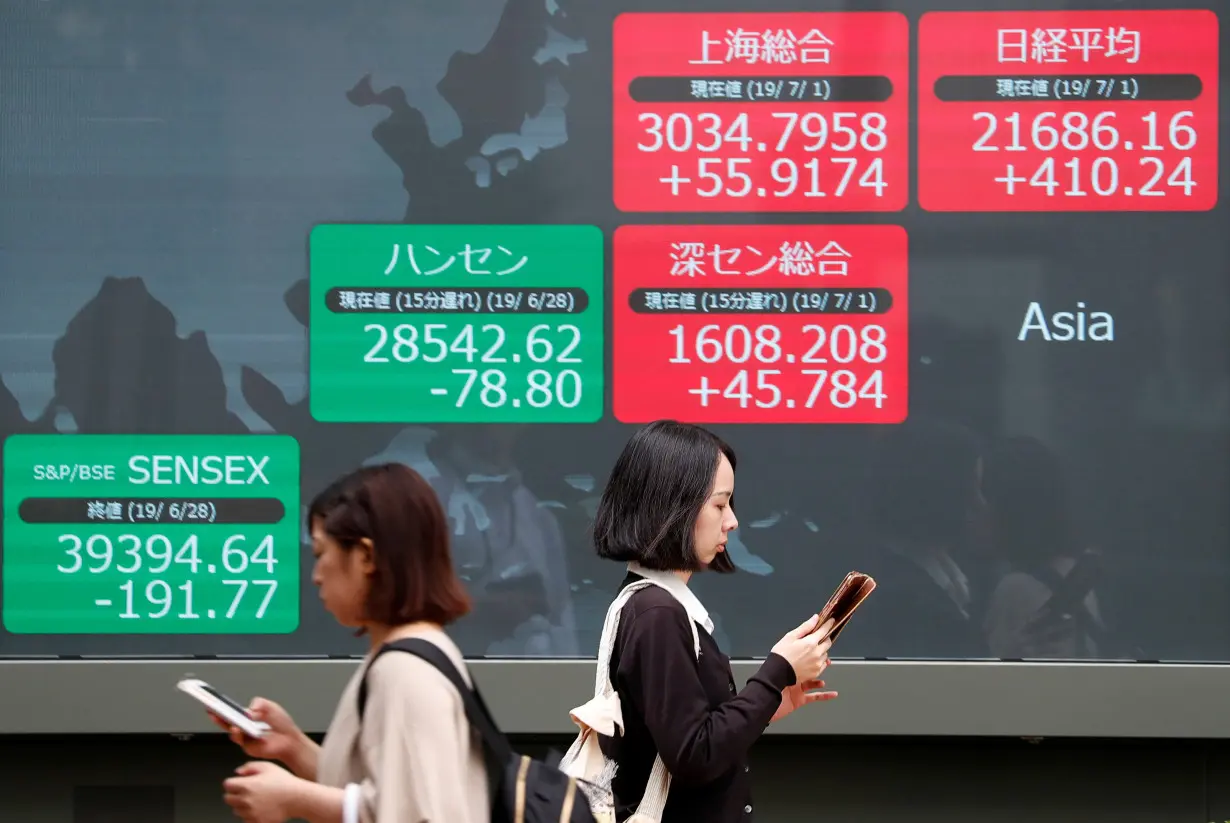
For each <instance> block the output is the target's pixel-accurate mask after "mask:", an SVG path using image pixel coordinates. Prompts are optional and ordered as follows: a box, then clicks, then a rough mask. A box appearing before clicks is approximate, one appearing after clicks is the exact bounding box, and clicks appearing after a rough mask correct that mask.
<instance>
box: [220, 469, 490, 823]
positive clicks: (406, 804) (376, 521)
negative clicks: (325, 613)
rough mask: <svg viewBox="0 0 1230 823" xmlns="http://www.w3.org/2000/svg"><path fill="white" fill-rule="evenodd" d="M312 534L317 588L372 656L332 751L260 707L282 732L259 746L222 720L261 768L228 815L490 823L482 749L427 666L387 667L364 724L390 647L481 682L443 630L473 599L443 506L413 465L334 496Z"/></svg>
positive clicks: (251, 822) (320, 505) (355, 683)
mask: <svg viewBox="0 0 1230 823" xmlns="http://www.w3.org/2000/svg"><path fill="white" fill-rule="evenodd" d="M308 524H309V526H310V528H311V531H312V551H313V554H314V555H315V557H316V566H315V568H314V570H313V572H312V582H314V583H315V584H316V586H317V587H318V588H319V589H320V598H321V600H322V601H323V602H324V605H325V608H326V609H328V610H329V611H330V612H331V613H332V614H333V616H334V617H335V618H337V620H338V622H339V623H341V624H342V625H344V626H350V627H353V628H355V629H357V630H358V632H359V634H366V635H367V637H368V639H369V641H370V651H369V653H368V656H367V659H366V660H365V662H364V664H363V665H362V666H361V667H360V668H359V670H358V671H357V672H356V673H355V675H354V677H352V678H351V680H350V683H349V684H348V685H347V687H346V689H345V691H344V692H343V693H342V697H341V701H340V702H339V703H338V707H337V711H336V713H335V714H334V716H333V722H332V723H331V724H330V725H329V731H328V733H327V734H326V736H325V742H324V744H323V745H319V746H318V745H317V744H316V743H314V742H312V740H310V739H309V738H308V737H307V735H305V734H304V733H303V732H302V731H301V730H300V729H299V727H298V726H296V725H295V722H294V721H293V720H291V718H290V716H289V715H288V714H287V713H286V711H285V710H284V709H283V708H282V707H281V706H279V705H278V704H276V703H274V702H272V701H269V700H265V699H262V698H257V699H256V700H254V701H253V702H252V705H251V707H250V709H249V711H250V713H251V714H252V716H253V717H254V718H255V719H257V720H261V721H264V722H265V723H267V724H269V726H270V727H271V731H270V732H268V733H267V734H266V735H265V736H263V737H262V738H261V739H260V740H252V739H250V738H246V737H244V736H243V734H242V732H240V731H239V730H238V729H235V728H232V727H230V726H229V725H227V724H226V723H225V722H224V721H217V718H215V720H216V721H217V722H220V725H222V726H223V728H225V729H226V730H227V731H229V732H230V733H231V738H232V739H233V740H234V741H235V742H236V743H238V744H239V745H240V746H241V747H243V750H244V752H245V753H246V754H248V755H249V756H250V757H254V758H260V759H261V761H258V762H250V763H246V764H245V765H243V766H241V767H239V769H237V770H236V776H235V777H232V778H230V779H228V780H226V781H225V782H224V783H223V788H224V791H225V800H226V802H227V804H229V805H230V806H231V808H232V809H233V810H234V812H235V815H236V816H237V817H239V818H241V819H243V820H245V821H248V823H283V821H285V820H289V819H303V820H307V821H310V823H343V809H344V806H345V805H346V803H347V802H350V803H351V804H352V808H353V805H357V807H358V809H357V810H358V815H357V819H358V820H359V821H361V823H486V821H487V820H489V819H490V813H491V803H490V801H489V799H488V788H487V776H486V768H485V766H484V760H483V750H482V744H481V742H480V741H479V738H478V737H477V735H476V734H475V733H473V732H472V731H471V729H470V726H469V724H468V723H467V721H466V716H465V709H464V706H463V704H462V700H461V696H460V695H459V694H458V693H457V690H456V689H454V688H453V686H452V685H451V684H450V683H449V682H448V680H447V679H446V678H445V677H444V675H442V674H441V673H440V672H439V671H437V670H436V669H435V668H434V667H432V666H431V665H430V664H429V663H427V662H426V661H424V660H422V659H421V658H418V657H415V656H413V655H409V654H385V655H381V656H380V657H379V659H377V660H376V662H375V663H374V664H372V666H371V670H370V672H368V674H367V679H368V700H367V707H366V710H365V713H364V716H363V723H362V724H361V725H360V722H359V712H358V689H359V683H360V682H361V680H362V678H363V673H364V670H365V669H367V666H368V661H370V660H371V659H372V656H373V653H374V652H375V651H376V650H377V649H379V648H380V647H381V645H383V644H384V643H387V642H389V641H392V640H400V639H403V638H408V637H419V638H423V639H425V640H428V641H430V642H432V643H435V644H436V645H437V646H439V647H440V648H441V649H442V650H443V651H444V652H445V653H446V654H447V655H448V657H449V658H450V659H451V660H452V661H453V663H454V664H455V665H456V667H457V670H458V671H459V672H461V673H462V676H463V677H464V678H466V680H467V682H469V673H468V672H467V671H466V667H465V663H464V661H463V659H462V655H461V652H460V651H459V650H458V649H457V647H456V646H455V645H454V644H453V642H452V641H451V640H449V638H448V636H447V635H446V634H445V633H444V631H443V627H444V626H446V625H448V624H449V623H451V622H452V621H454V620H456V619H457V618H459V617H461V616H462V615H463V614H465V613H466V612H467V611H468V609H469V600H468V598H467V597H466V594H465V591H464V589H463V588H462V585H461V583H460V581H459V580H458V579H457V577H456V575H455V574H454V572H453V564H452V558H451V556H450V553H449V543H448V525H447V522H446V520H445V516H444V512H443V510H442V509H441V506H440V502H439V500H438V499H437V498H436V495H435V493H434V492H433V491H432V489H431V487H430V486H429V485H428V484H427V482H426V481H425V480H424V479H423V478H422V477H421V476H419V475H418V473H416V472H415V471H414V470H413V469H410V468H409V467H407V466H404V465H402V464H399V463H390V464H385V465H381V466H370V467H367V468H363V469H360V470H359V471H356V472H354V473H352V474H350V475H347V476H346V477H343V478H342V479H341V480H339V481H337V482H336V483H334V484H333V486H331V487H330V488H328V489H326V490H325V491H324V492H322V493H321V494H320V496H319V497H317V498H316V500H315V501H314V502H313V503H312V505H311V507H310V509H309V511H308ZM271 760H274V761H279V762H281V763H282V764H283V765H284V766H285V768H283V767H282V766H278V765H275V764H274V763H271V762H267V761H271ZM348 798H349V801H348ZM355 801H357V804H356V803H355Z"/></svg>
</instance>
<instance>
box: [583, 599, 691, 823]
mask: <svg viewBox="0 0 1230 823" xmlns="http://www.w3.org/2000/svg"><path fill="white" fill-rule="evenodd" d="M659 585H660V584H658V583H657V582H655V581H653V580H637V581H635V582H633V583H630V584H629V585H628V586H626V587H625V588H624V589H623V591H621V592H620V593H619V595H618V596H617V597H616V598H615V600H614V602H612V603H611V606H610V608H608V609H607V612H606V620H605V622H604V623H603V624H602V639H601V640H600V641H599V643H598V670H597V672H596V674H595V675H594V697H593V699H592V700H590V701H589V702H588V703H586V704H585V705H583V706H578V707H577V708H575V709H573V710H572V711H571V712H569V714H570V716H571V717H572V722H574V723H576V724H577V726H578V727H579V728H580V732H579V733H578V734H577V738H576V740H574V741H573V743H572V746H570V747H569V749H568V751H567V753H565V754H564V757H563V759H562V760H561V761H560V763H559V768H560V770H561V771H562V772H564V774H566V775H568V776H569V777H574V778H576V779H577V780H578V781H582V782H581V783H580V784H579V785H580V786H581V788H582V791H584V792H585V795H586V797H587V798H588V799H589V805H590V810H591V811H592V812H593V814H594V819H595V820H596V821H598V823H615V799H614V795H613V794H612V792H611V779H612V778H613V777H614V776H615V771H616V769H617V764H616V763H614V762H613V761H609V760H607V759H606V757H605V756H604V755H603V754H602V749H601V748H600V746H599V743H598V739H599V738H598V736H599V735H606V736H607V737H614V736H615V735H617V734H623V725H624V718H623V709H622V707H621V706H620V703H619V694H618V693H617V692H616V691H615V687H614V686H613V685H611V652H612V650H613V649H614V646H615V637H616V635H617V634H618V633H619V616H620V612H622V611H623V608H624V606H625V605H626V604H627V602H628V598H629V597H631V596H632V595H633V594H634V593H635V592H637V591H639V590H641V589H643V588H645V587H646V586H659ZM661 588H663V589H666V591H668V592H669V591H670V589H668V588H666V587H665V586H661ZM671 595H672V596H674V593H673V592H671ZM688 625H690V626H691V627H692V640H693V648H694V650H695V651H696V654H697V656H698V657H699V655H700V635H699V634H698V633H697V631H696V624H695V623H694V622H692V620H691V619H689V620H688ZM670 786H671V776H670V772H668V771H667V770H666V764H665V763H663V762H662V757H661V755H659V756H657V757H656V758H654V761H653V769H652V770H651V771H650V773H649V782H648V783H646V784H645V794H644V796H643V797H642V798H641V802H640V804H639V805H637V807H636V813H635V814H634V815H632V817H630V818H628V821H627V823H661V821H662V812H663V810H664V809H665V808H666V796H667V794H668V793H669V792H670Z"/></svg>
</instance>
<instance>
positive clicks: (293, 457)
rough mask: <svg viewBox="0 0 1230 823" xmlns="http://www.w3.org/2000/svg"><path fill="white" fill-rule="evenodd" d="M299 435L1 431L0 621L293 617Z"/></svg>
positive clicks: (259, 625) (83, 627)
mask: <svg viewBox="0 0 1230 823" xmlns="http://www.w3.org/2000/svg"><path fill="white" fill-rule="evenodd" d="M299 535H300V526H299V444H298V443H296V442H295V440H294V438H292V437H285V436H282V435H240V436H232V435H127V434H125V435H118V434H117V435H111V434H99V435H85V434H81V435H56V434H53V435H18V436H14V437H10V438H8V439H7V440H6V441H5V442H4V566H3V572H4V606H3V619H4V627H5V628H6V629H8V630H9V631H10V632H13V633H15V634H164V633H165V634H272V633H279V634H280V633H287V632H292V631H294V630H295V629H296V628H297V627H298V625H299V554H300V547H299Z"/></svg>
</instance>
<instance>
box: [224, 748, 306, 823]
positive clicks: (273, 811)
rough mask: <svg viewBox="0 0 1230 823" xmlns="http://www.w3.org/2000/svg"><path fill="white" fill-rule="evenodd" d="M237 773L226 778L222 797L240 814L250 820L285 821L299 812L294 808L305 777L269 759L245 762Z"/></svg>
mask: <svg viewBox="0 0 1230 823" xmlns="http://www.w3.org/2000/svg"><path fill="white" fill-rule="evenodd" d="M235 775H236V776H235V777H231V778H228V779H227V780H224V781H223V782H222V789H223V792H224V794H223V796H222V799H223V800H225V801H226V804H227V805H228V806H230V807H231V809H232V810H233V811H234V812H235V816H236V817H238V818H240V819H241V820H244V821H246V823H284V821H286V820H289V819H290V818H292V817H294V816H295V815H293V814H292V813H291V810H292V808H293V806H294V800H295V797H296V796H297V795H298V794H299V789H300V788H301V786H300V784H302V783H303V782H304V781H303V780H302V778H298V777H295V776H294V775H293V774H291V773H290V772H288V771H287V770H286V769H284V768H282V767H281V766H278V765H275V764H273V763H269V762H267V761H255V762H252V763H245V764H243V765H242V766H240V767H239V768H238V769H236V770H235Z"/></svg>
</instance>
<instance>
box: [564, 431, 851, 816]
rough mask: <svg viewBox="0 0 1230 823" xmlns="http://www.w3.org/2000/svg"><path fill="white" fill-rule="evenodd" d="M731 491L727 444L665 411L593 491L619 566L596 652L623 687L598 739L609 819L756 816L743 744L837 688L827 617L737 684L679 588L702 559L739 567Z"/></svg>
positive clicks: (707, 564)
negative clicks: (825, 675) (613, 717)
mask: <svg viewBox="0 0 1230 823" xmlns="http://www.w3.org/2000/svg"><path fill="white" fill-rule="evenodd" d="M734 494H735V453H734V450H733V449H731V448H730V446H728V445H726V443H724V442H722V440H721V439H719V438H718V437H717V436H716V435H714V434H713V433H711V432H709V431H707V430H705V429H703V428H700V427H698V426H692V425H688V424H685V423H677V422H675V421H673V420H660V421H657V422H655V423H651V424H649V425H648V426H646V427H645V428H643V429H641V430H640V431H638V432H637V433H636V434H635V435H633V436H632V439H631V440H629V441H628V443H627V445H626V446H625V447H624V450H623V453H622V454H620V456H619V459H618V460H617V461H616V463H615V467H614V469H613V470H612V471H611V476H610V478H609V480H608V481H607V485H606V489H605V490H604V491H603V493H602V499H601V501H600V502H599V504H598V511H597V514H596V517H595V520H594V545H595V548H596V549H597V552H598V555H599V556H600V557H604V558H607V559H609V560H615V561H617V562H620V563H626V564H627V566H628V575H627V577H626V578H625V579H624V581H623V583H622V584H621V586H620V594H619V595H618V596H617V597H616V598H615V601H614V603H612V605H611V610H610V611H609V612H608V616H607V622H606V625H605V626H604V629H603V637H602V646H601V648H600V649H599V657H598V660H599V667H600V669H599V670H600V672H601V671H602V670H603V668H604V662H605V661H606V660H607V659H609V665H608V666H605V671H606V672H607V673H608V674H609V677H610V683H609V686H610V688H611V690H613V693H614V694H617V695H618V701H617V702H616V701H613V700H609V698H608V702H607V704H606V705H607V707H611V706H615V707H617V708H615V709H614V712H613V713H614V714H620V713H621V714H622V718H621V719H620V720H619V721H617V723H618V724H619V725H620V726H621V727H622V732H621V733H616V734H614V735H609V736H608V735H607V734H605V733H604V734H602V735H601V736H600V737H599V738H598V739H599V742H600V746H601V753H602V755H604V756H605V758H606V761H607V769H606V770H605V774H606V775H611V770H612V768H613V771H614V774H613V776H612V777H609V778H608V779H609V780H610V788H611V794H612V795H613V799H614V805H615V809H614V811H615V819H616V820H617V821H625V820H627V819H628V818H629V817H631V816H632V815H633V814H634V813H636V812H637V810H638V807H640V811H641V813H642V814H644V813H646V805H657V804H664V810H663V811H662V817H661V820H662V823H684V821H704V823H734V821H750V820H752V813H753V807H752V798H751V781H750V777H749V774H748V768H749V767H748V764H747V759H748V751H749V750H750V749H751V747H752V744H753V743H755V742H756V740H757V739H758V738H759V737H760V735H761V734H762V733H763V732H764V730H765V728H766V727H767V726H768V725H769V723H771V722H773V721H774V720H778V719H780V718H782V717H785V716H786V715H788V714H790V713H791V712H792V711H794V710H795V709H797V708H799V707H800V706H803V705H806V704H808V703H813V702H815V701H818V700H827V699H830V698H833V697H836V696H837V695H836V693H835V692H825V691H819V690H820V689H823V687H824V682H823V681H821V680H819V679H818V678H819V677H820V674H821V672H823V671H824V669H825V668H826V667H827V666H828V663H829V659H828V649H829V645H830V643H831V641H830V640H829V639H828V637H827V636H828V632H829V630H830V629H831V628H832V625H831V622H826V623H825V624H824V625H822V626H818V625H817V623H818V620H819V618H818V616H817V615H812V616H811V617H810V618H808V619H807V620H805V621H804V622H803V623H802V625H800V626H798V627H797V628H795V629H792V630H791V631H790V632H788V633H787V634H786V635H785V637H783V638H782V639H781V640H780V641H779V642H778V643H777V645H776V646H774V647H773V649H772V651H770V653H769V656H768V658H767V659H766V660H765V662H764V664H763V665H762V666H761V667H760V669H759V671H757V672H756V674H754V675H753V676H752V678H751V679H750V680H749V681H748V683H747V685H746V686H744V687H743V690H742V691H740V692H738V693H737V694H736V692H735V681H734V675H733V673H732V671H731V668H730V659H729V658H728V657H726V656H725V655H724V654H722V651H721V650H720V649H719V648H718V645H717V643H716V642H715V641H714V639H713V636H712V631H713V622H712V620H711V619H710V618H709V614H708V612H707V611H706V610H705V607H704V606H703V605H702V604H701V602H700V600H698V599H697V597H696V595H694V594H693V593H692V592H691V590H690V589H689V588H688V582H689V580H690V579H691V577H692V575H694V574H696V573H697V572H700V571H704V570H712V571H716V572H725V573H729V572H733V571H734V570H735V567H734V564H733V563H732V562H731V560H730V558H729V557H728V556H727V554H726V540H727V536H728V535H729V534H730V532H732V531H733V530H734V529H735V528H737V527H738V525H739V523H738V520H737V519H736V518H735V511H734ZM600 691H602V690H601V689H600ZM601 699H602V698H601V696H599V697H596V698H595V703H596V702H598V701H600V700H601ZM588 705H592V704H587V706H588ZM584 709H585V707H582V708H581V709H578V710H577V713H578V715H580V714H581V713H583V712H584ZM663 767H665V771H664V772H663ZM667 773H668V774H669V782H666V781H664V780H663V779H662V778H663V777H664V776H665V774H667ZM651 775H652V776H651ZM599 782H605V780H602V779H600V781H599ZM667 786H669V798H667V797H666V794H667ZM643 803H644V805H643ZM657 813H658V810H657V809H656V808H655V809H653V810H652V811H650V812H649V814H650V816H651V817H652V816H655V815H656V814H657Z"/></svg>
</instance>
